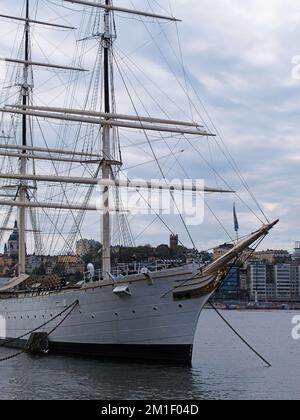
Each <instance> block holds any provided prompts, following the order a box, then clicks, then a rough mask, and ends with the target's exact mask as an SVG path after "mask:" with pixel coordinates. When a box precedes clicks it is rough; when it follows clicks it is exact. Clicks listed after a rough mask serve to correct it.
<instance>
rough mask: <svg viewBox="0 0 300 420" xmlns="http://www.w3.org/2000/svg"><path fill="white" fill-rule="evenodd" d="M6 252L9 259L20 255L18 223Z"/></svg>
mask: <svg viewBox="0 0 300 420" xmlns="http://www.w3.org/2000/svg"><path fill="white" fill-rule="evenodd" d="M4 251H5V255H7V256H8V257H12V258H17V257H18V255H19V228H18V222H17V221H15V225H14V229H13V231H12V233H11V235H10V236H9V238H8V241H7V244H6V246H5V250H4Z"/></svg>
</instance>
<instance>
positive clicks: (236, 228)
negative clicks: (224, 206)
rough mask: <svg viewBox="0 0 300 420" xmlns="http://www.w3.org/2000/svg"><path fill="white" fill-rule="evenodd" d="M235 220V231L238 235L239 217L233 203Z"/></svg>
mask: <svg viewBox="0 0 300 420" xmlns="http://www.w3.org/2000/svg"><path fill="white" fill-rule="evenodd" d="M233 219H234V230H235V231H236V233H238V231H239V229H240V226H239V221H238V217H237V213H236V206H235V203H233Z"/></svg>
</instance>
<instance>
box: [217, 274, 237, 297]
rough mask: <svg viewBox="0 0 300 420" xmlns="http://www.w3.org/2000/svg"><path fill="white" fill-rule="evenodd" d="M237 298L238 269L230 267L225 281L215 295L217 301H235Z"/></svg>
mask: <svg viewBox="0 0 300 420" xmlns="http://www.w3.org/2000/svg"><path fill="white" fill-rule="evenodd" d="M238 296H239V267H231V268H230V270H229V272H228V274H227V276H226V278H225V280H224V283H223V285H222V287H220V289H219V290H218V292H217V293H216V298H217V299H228V300H236V299H237V298H238Z"/></svg>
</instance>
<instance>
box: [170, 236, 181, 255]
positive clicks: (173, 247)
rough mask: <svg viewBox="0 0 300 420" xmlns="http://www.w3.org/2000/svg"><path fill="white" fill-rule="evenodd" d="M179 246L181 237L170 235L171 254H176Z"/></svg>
mask: <svg viewBox="0 0 300 420" xmlns="http://www.w3.org/2000/svg"><path fill="white" fill-rule="evenodd" d="M178 244H179V236H178V235H170V250H171V253H173V252H176V250H177V248H178Z"/></svg>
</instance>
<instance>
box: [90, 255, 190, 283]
mask: <svg viewBox="0 0 300 420" xmlns="http://www.w3.org/2000/svg"><path fill="white" fill-rule="evenodd" d="M185 264H186V263H185V262H184V261H181V260H171V259H169V260H156V261H154V262H150V263H131V264H128V263H121V264H118V265H117V266H115V267H114V268H113V269H112V271H111V272H110V273H109V274H108V273H105V272H104V271H103V270H101V269H100V270H95V273H94V275H92V274H91V272H90V271H86V272H85V273H84V282H85V283H90V282H96V281H102V280H104V279H106V278H107V277H108V276H109V277H111V278H112V279H115V280H116V281H117V280H118V279H120V278H122V277H125V276H130V275H134V274H145V270H146V271H147V270H148V271H149V272H154V273H155V272H159V271H163V270H167V269H169V268H173V267H180V266H183V265H185Z"/></svg>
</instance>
